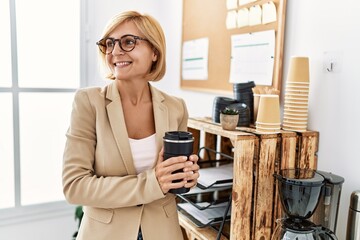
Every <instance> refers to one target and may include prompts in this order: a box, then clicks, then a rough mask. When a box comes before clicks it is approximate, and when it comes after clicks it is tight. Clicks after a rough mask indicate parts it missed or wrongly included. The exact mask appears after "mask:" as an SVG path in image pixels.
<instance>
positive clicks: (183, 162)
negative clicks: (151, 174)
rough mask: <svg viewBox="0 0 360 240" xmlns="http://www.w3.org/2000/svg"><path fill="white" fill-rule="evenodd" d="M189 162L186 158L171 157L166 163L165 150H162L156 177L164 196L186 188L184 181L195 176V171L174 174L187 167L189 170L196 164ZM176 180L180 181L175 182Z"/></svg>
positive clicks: (156, 168)
mask: <svg viewBox="0 0 360 240" xmlns="http://www.w3.org/2000/svg"><path fill="white" fill-rule="evenodd" d="M187 160H188V158H187V157H186V156H179V157H171V158H168V159H166V161H164V149H161V151H160V153H159V158H158V161H157V164H156V166H155V175H156V178H157V180H158V182H159V185H160V187H161V190H162V192H163V193H164V194H165V193H167V192H168V191H169V190H170V189H176V188H181V187H184V186H185V184H186V183H187V181H186V180H184V179H186V178H187V177H190V176H191V175H192V174H194V172H193V171H187V172H183V171H180V172H178V173H173V172H174V171H176V170H183V169H184V168H185V167H187V168H189V167H191V166H192V165H193V164H194V163H193V162H192V161H187ZM172 173H173V174H172ZM174 180H178V181H175V182H173V181H174Z"/></svg>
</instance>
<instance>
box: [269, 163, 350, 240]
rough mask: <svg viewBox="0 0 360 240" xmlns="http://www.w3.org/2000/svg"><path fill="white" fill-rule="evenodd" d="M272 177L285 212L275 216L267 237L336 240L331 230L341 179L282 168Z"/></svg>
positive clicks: (335, 217)
mask: <svg viewBox="0 0 360 240" xmlns="http://www.w3.org/2000/svg"><path fill="white" fill-rule="evenodd" d="M274 177H275V178H276V180H277V183H278V191H279V196H280V201H281V205H282V208H283V210H284V212H285V215H286V216H285V217H284V218H282V219H278V220H277V226H276V228H275V230H274V233H273V235H272V238H271V239H272V240H278V239H280V240H283V239H284V240H285V239H286V240H302V239H304V240H305V239H306V240H308V239H311V240H317V239H326V240H328V239H336V240H337V237H336V235H335V233H334V231H335V228H336V219H337V212H338V205H339V199H340V192H341V187H342V183H343V182H344V179H343V178H342V177H339V176H336V175H332V174H331V173H326V172H321V171H315V170H311V169H283V170H280V172H279V174H275V175H274ZM318 207H319V208H318ZM317 208H318V209H319V210H317ZM320 216H321V217H320ZM330 218H331V219H330ZM325 223H331V224H325ZM324 225H325V226H324ZM329 227H331V228H334V229H330V228H329Z"/></svg>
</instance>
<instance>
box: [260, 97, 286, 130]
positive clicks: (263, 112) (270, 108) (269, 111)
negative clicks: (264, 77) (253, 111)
mask: <svg viewBox="0 0 360 240" xmlns="http://www.w3.org/2000/svg"><path fill="white" fill-rule="evenodd" d="M256 121H257V122H261V123H274V124H276V123H279V122H280V104H279V96H278V95H261V96H260V101H259V108H258V113H257V118H256Z"/></svg>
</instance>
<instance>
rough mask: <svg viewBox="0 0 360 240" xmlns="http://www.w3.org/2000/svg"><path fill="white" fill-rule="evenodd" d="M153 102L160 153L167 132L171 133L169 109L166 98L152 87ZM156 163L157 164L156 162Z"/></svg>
mask: <svg viewBox="0 0 360 240" xmlns="http://www.w3.org/2000/svg"><path fill="white" fill-rule="evenodd" d="M150 89H151V95H152V100H153V111H154V120H155V132H156V147H157V152H160V150H161V148H162V146H163V137H164V135H165V132H166V131H169V115H168V108H167V106H166V105H165V103H164V99H165V98H164V96H163V95H162V94H161V92H160V91H158V90H157V89H156V88H154V87H152V86H151V85H150ZM155 163H156V162H155Z"/></svg>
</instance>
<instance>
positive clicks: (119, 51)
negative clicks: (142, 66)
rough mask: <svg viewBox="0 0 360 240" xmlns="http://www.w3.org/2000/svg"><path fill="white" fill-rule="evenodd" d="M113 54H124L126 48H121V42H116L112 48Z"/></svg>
mask: <svg viewBox="0 0 360 240" xmlns="http://www.w3.org/2000/svg"><path fill="white" fill-rule="evenodd" d="M112 54H113V55H116V54H124V50H122V49H121V47H120V43H119V42H115V44H114V49H113V50H112Z"/></svg>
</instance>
